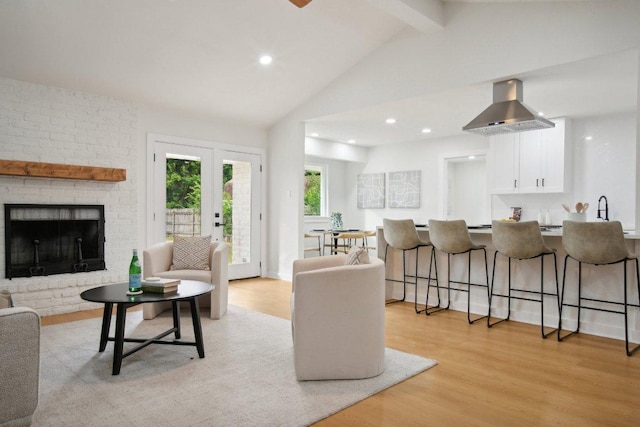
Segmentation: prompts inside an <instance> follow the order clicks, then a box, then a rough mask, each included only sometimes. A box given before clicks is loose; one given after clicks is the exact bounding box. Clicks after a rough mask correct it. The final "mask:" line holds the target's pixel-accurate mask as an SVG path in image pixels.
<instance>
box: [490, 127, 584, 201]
mask: <svg viewBox="0 0 640 427" xmlns="http://www.w3.org/2000/svg"><path fill="white" fill-rule="evenodd" d="M552 121H553V122H554V123H555V124H556V126H555V127H554V128H552V129H544V130H535V131H527V132H520V133H514V134H507V135H496V136H493V137H491V140H490V146H491V148H490V154H491V156H490V157H491V159H492V160H493V166H492V168H491V169H490V170H492V174H493V176H492V178H493V180H492V186H491V188H492V190H491V193H492V194H511V193H523V194H526V193H562V192H566V191H569V190H570V188H569V187H570V183H571V176H572V170H571V151H572V150H571V137H570V121H569V120H567V119H564V118H561V119H553V120H552Z"/></svg>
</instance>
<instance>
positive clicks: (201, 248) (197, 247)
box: [171, 236, 211, 270]
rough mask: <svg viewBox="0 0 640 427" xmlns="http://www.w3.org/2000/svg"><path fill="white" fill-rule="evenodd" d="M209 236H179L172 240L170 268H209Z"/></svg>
mask: <svg viewBox="0 0 640 427" xmlns="http://www.w3.org/2000/svg"><path fill="white" fill-rule="evenodd" d="M210 252H211V236H202V237H180V236H176V237H175V238H174V240H173V264H172V265H171V269H172V270H209V256H210Z"/></svg>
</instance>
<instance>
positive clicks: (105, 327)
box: [98, 302, 113, 352]
mask: <svg viewBox="0 0 640 427" xmlns="http://www.w3.org/2000/svg"><path fill="white" fill-rule="evenodd" d="M112 311H113V303H111V302H106V303H104V313H102V332H101V333H100V349H99V350H98V351H99V352H103V351H104V349H105V348H107V339H108V338H109V327H110V326H111V312H112Z"/></svg>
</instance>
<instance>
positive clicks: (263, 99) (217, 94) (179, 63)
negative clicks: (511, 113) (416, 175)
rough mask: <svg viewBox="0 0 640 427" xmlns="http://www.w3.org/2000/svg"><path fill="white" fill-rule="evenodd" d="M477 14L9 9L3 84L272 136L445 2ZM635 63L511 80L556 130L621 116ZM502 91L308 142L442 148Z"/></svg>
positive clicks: (408, 6) (183, 2)
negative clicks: (89, 96) (572, 118)
mask: <svg viewBox="0 0 640 427" xmlns="http://www.w3.org/2000/svg"><path fill="white" fill-rule="evenodd" d="M480 1H481V0H444V1H441V0H348V1H345V0H312V1H311V3H309V4H308V5H307V6H305V7H304V8H301V9H300V8H297V7H295V6H294V5H293V4H291V3H290V2H289V1H288V0H241V1H240V0H55V1H53V0H49V1H47V0H3V1H2V2H0V77H6V78H13V79H18V80H23V81H28V82H34V83H39V84H45V85H49V86H54V87H61V88H67V89H72V90H79V91H84V92H90V93H95V94H98V95H105V96H109V97H114V98H119V99H124V100H128V101H133V102H136V103H141V104H144V105H148V106H150V107H157V108H163V109H168V110H172V111H176V112H179V113H182V114H188V115H193V116H197V117H201V118H205V119H206V118H207V117H215V118H222V119H227V120H231V121H234V122H238V123H246V124H249V125H254V126H260V127H265V128H267V127H269V126H271V125H272V124H274V123H276V122H277V121H278V120H279V119H281V118H282V117H284V116H285V115H286V114H287V113H289V112H290V111H292V110H294V109H295V108H296V107H297V106H298V105H300V104H302V103H303V102H305V101H306V100H308V99H309V98H311V97H312V96H313V95H314V94H316V93H318V92H320V91H322V89H323V88H324V87H326V86H327V85H329V84H330V83H331V82H332V81H334V79H336V78H337V77H338V76H340V75H341V74H342V73H344V72H345V71H347V70H348V69H349V68H351V67H353V66H354V65H355V64H357V63H358V62H359V61H361V60H362V59H363V58H365V57H366V56H367V55H369V54H370V53H371V52H373V51H374V50H375V49H377V48H378V47H380V46H381V45H383V44H384V43H386V42H388V41H389V40H391V39H393V38H394V37H398V36H399V35H401V34H402V33H403V32H407V31H419V32H423V33H429V32H437V31H442V30H443V28H445V27H446V23H445V19H444V16H445V10H446V6H447V3H459V2H468V3H471V2H480ZM485 1H486V0H485ZM498 1H501V0H498ZM522 1H526V0H509V1H506V0H505V2H508V3H519V2H522ZM556 1H563V0H556ZM264 54H269V55H271V56H272V57H273V62H272V63H271V64H270V65H268V66H264V65H261V64H260V62H259V58H260V56H261V55H264ZM634 55H635V56H634ZM637 62H638V61H637V52H636V53H633V52H623V53H619V54H616V55H612V56H607V57H602V58H594V59H591V60H588V61H587V62H583V63H576V64H567V65H565V66H562V67H554V68H553V69H545V70H535V71H532V72H530V73H528V74H526V75H522V76H513V77H519V78H523V79H524V80H525V85H524V98H525V103H527V104H528V105H530V106H531V107H533V108H534V109H546V110H547V111H545V113H547V115H548V116H549V117H554V116H557V115H567V114H575V115H590V114H594V113H595V112H596V108H595V107H594V106H597V112H598V113H603V112H605V113H606V112H608V111H611V112H615V111H624V110H629V109H633V108H636V99H635V98H636V97H635V95H633V94H634V92H633V91H631V90H629V88H630V85H633V86H634V87H635V85H637V73H638V70H637V68H638V64H637ZM491 83H492V82H484V83H482V84H478V85H477V86H474V87H460V88H457V89H455V90H447V91H446V92H443V93H440V94H435V95H432V96H430V97H428V98H425V97H416V98H412V99H407V100H403V101H398V102H395V103H393V104H389V105H373V106H370V107H368V108H365V109H361V110H358V111H351V112H347V113H341V114H337V115H330V116H326V117H321V118H312V119H311V120H310V121H309V122H308V125H307V132H308V134H310V133H312V132H318V133H320V134H321V135H322V136H321V137H322V138H326V139H329V140H336V141H346V140H347V139H351V138H353V139H357V140H358V141H359V142H360V143H362V144H363V145H378V144H382V143H390V142H400V141H408V140H414V139H420V138H425V135H424V134H420V133H419V132H416V129H422V128H423V127H433V125H432V123H438V132H435V128H434V132H433V135H432V137H441V136H448V135H451V134H454V133H456V132H459V129H460V122H461V120H462V121H464V120H467V119H465V117H466V118H468V120H471V119H472V118H473V116H475V114H477V113H478V112H479V111H480V110H482V109H484V107H486V106H487V103H488V102H490V101H491ZM636 93H637V92H636ZM632 95H633V96H632ZM550 97H551V98H550ZM549 99H554V100H556V101H557V100H558V99H561V100H562V101H561V102H554V103H550V101H549ZM587 99H588V100H589V101H590V102H586V100H587ZM389 116H397V117H398V120H399V121H398V123H397V124H396V125H395V127H389V126H386V125H385V124H384V123H383V120H384V118H386V117H389ZM400 117H402V120H400ZM468 120H467V121H468Z"/></svg>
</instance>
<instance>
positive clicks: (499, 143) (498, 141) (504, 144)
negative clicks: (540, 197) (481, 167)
mask: <svg viewBox="0 0 640 427" xmlns="http://www.w3.org/2000/svg"><path fill="white" fill-rule="evenodd" d="M519 138H520V137H519V134H517V133H507V134H502V135H495V136H492V137H491V140H490V145H491V148H490V151H489V161H490V165H489V169H488V170H489V171H490V173H491V174H492V177H491V178H492V179H490V182H491V189H492V191H491V193H493V194H510V193H517V192H518V179H519V174H520V170H519V167H520V166H519V157H520V154H519V153H520V144H519Z"/></svg>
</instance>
